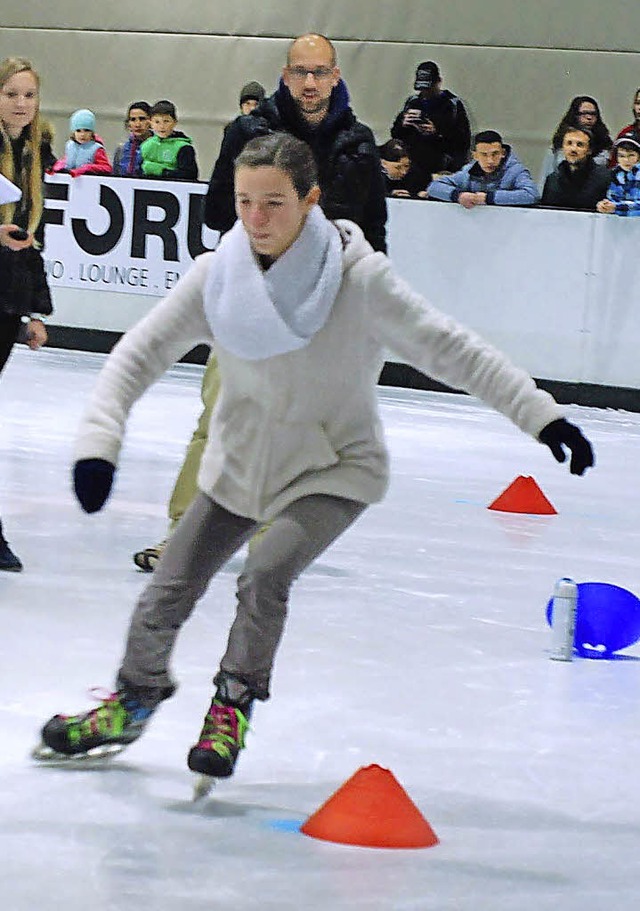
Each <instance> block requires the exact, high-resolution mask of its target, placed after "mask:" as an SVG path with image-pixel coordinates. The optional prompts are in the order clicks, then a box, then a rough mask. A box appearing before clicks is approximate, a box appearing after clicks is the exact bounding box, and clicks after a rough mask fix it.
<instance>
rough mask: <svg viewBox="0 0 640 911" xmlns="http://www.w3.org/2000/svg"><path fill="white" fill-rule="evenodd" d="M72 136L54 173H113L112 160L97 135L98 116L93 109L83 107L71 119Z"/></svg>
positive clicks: (55, 166)
mask: <svg viewBox="0 0 640 911" xmlns="http://www.w3.org/2000/svg"><path fill="white" fill-rule="evenodd" d="M69 128H70V130H71V136H70V137H69V141H68V142H67V144H66V145H65V148H64V155H63V157H62V158H59V159H58V161H56V163H55V164H54V166H53V168H52V171H53V173H54V174H71V176H72V177H79V176H80V175H81V174H111V173H112V168H111V162H110V161H109V156H108V155H107V153H106V151H105V148H104V145H103V143H102V140H101V139H100V137H99V136H97V135H96V117H95V114H94V113H93V111H89V110H88V109H87V108H81V109H80V110H78V111H74V112H73V114H72V115H71V117H70V119H69Z"/></svg>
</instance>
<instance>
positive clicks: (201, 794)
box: [193, 775, 216, 803]
mask: <svg viewBox="0 0 640 911" xmlns="http://www.w3.org/2000/svg"><path fill="white" fill-rule="evenodd" d="M215 784H216V780H215V778H212V777H211V776H210V775H198V778H197V780H196V783H195V785H194V786H193V802H194V803H197V802H198V801H199V800H204V798H205V797H208V796H209V794H210V793H211V792H212V791H213V789H214V787H215Z"/></svg>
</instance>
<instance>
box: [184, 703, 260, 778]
mask: <svg viewBox="0 0 640 911" xmlns="http://www.w3.org/2000/svg"><path fill="white" fill-rule="evenodd" d="M250 715H251V705H250V704H249V705H247V706H246V707H245V708H244V711H242V710H241V709H239V708H237V707H236V706H233V705H226V704H225V703H223V702H220V700H218V699H215V698H214V699H213V700H212V702H211V707H210V708H209V711H208V712H207V714H206V715H205V716H204V724H203V726H202V731H201V732H200V737H199V739H198V742H197V743H196V745H195V746H193V747H191V749H190V751H189V758H188V765H189V768H190V769H191V771H192V772H198V773H200V774H201V775H210V776H211V777H213V778H229V776H230V775H232V774H233V770H234V768H235V764H236V761H237V759H238V753H239V752H240V750H242V749H243V748H244V745H245V744H244V738H245V734H246V733H247V731H248V729H249V717H250Z"/></svg>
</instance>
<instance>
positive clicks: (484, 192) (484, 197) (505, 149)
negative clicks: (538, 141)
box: [428, 130, 540, 209]
mask: <svg viewBox="0 0 640 911" xmlns="http://www.w3.org/2000/svg"><path fill="white" fill-rule="evenodd" d="M473 159H474V160H473V161H472V162H471V163H470V164H467V165H465V166H464V167H463V168H462V169H461V170H460V171H456V173H455V174H448V175H443V176H442V177H438V178H436V179H435V180H433V181H432V182H431V183H430V184H429V188H428V195H429V198H430V199H440V200H443V201H445V202H457V203H460V205H461V206H464V208H465V209H473V208H474V206H533V205H535V204H536V203H537V202H538V200H539V198H540V197H539V194H538V189H537V187H536V185H535V183H534V181H533V178H532V177H531V174H530V173H529V171H528V170H527V168H525V166H524V165H523V164H522V162H521V161H520V160H519V159H518V157H517V156H516V155H515V153H514V152H513V151H512V149H511V146H508V145H505V144H504V143H503V141H502V137H501V136H500V134H499V133H496V131H495V130H484V131H483V132H481V133H476V136H475V138H474V143H473Z"/></svg>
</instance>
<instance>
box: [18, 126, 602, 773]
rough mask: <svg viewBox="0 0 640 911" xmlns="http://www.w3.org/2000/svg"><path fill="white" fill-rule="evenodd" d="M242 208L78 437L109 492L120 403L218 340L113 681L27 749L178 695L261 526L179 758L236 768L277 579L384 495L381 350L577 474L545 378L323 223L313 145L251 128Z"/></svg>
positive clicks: (60, 752) (83, 469) (134, 731)
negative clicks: (465, 394)
mask: <svg viewBox="0 0 640 911" xmlns="http://www.w3.org/2000/svg"><path fill="white" fill-rule="evenodd" d="M234 185H235V203H236V211H237V214H238V221H237V222H236V224H235V225H234V227H233V228H232V229H231V230H230V231H229V232H228V233H227V234H225V236H224V237H223V238H222V240H221V242H220V244H219V246H218V248H217V250H216V251H215V252H214V253H205V254H204V255H203V256H200V257H199V258H198V259H197V260H196V262H195V264H194V266H193V267H192V268H191V269H190V270H189V272H187V274H186V275H185V276H184V277H183V278H182V279H181V281H180V282H179V283H178V284H177V285H176V287H175V289H174V290H173V291H172V292H171V293H170V294H169V295H168V296H167V297H166V298H165V299H164V300H163V301H161V302H160V303H159V304H158V305H157V306H156V307H155V308H154V309H153V310H152V311H151V312H150V313H149V315H148V316H146V317H145V318H144V319H143V320H142V321H141V322H140V323H138V325H137V326H135V327H134V328H133V329H131V331H130V332H128V333H127V334H126V336H125V337H124V339H123V340H122V341H120V343H119V344H118V345H117V346H116V348H115V349H114V351H113V352H112V354H111V355H110V356H109V358H108V359H107V363H106V365H105V367H104V369H103V371H102V373H101V374H100V377H99V379H98V382H97V386H96V388H95V389H94V392H93V395H92V397H91V401H90V403H89V405H88V408H87V411H86V413H85V416H84V419H83V421H82V425H81V428H80V435H79V440H78V444H77V447H76V453H75V454H76V459H77V461H76V464H75V468H74V479H75V490H76V495H77V497H78V499H79V501H80V504H81V505H82V507H83V509H85V511H86V512H96V511H97V510H99V509H101V508H102V506H103V505H104V503H105V502H106V500H107V498H108V496H109V493H110V490H111V486H112V482H113V477H114V473H115V469H116V464H117V462H118V454H119V452H120V448H121V445H122V439H123V435H124V431H125V425H126V421H127V416H128V413H129V411H130V409H131V407H132V405H133V403H134V401H135V400H136V399H137V398H139V397H140V396H141V395H142V393H143V392H144V390H145V389H146V388H147V387H148V386H149V385H150V384H151V383H152V382H154V381H155V380H156V379H158V378H159V377H160V376H161V375H162V373H163V372H164V371H165V370H166V369H168V368H169V367H170V366H171V365H172V364H173V363H174V362H175V361H176V360H177V359H178V358H179V357H180V356H181V355H182V353H183V352H185V351H188V350H189V349H190V348H192V347H193V345H194V344H195V343H196V342H202V341H206V342H208V343H209V344H211V343H213V342H214V340H215V346H216V354H217V357H218V366H219V370H220V384H221V385H220V396H219V399H218V403H217V405H216V408H215V409H214V411H213V414H212V417H211V423H210V425H209V434H208V439H207V444H206V449H205V452H204V455H203V458H202V463H201V467H200V474H199V476H198V484H199V493H198V494H197V495H196V498H195V500H194V501H193V502H192V504H191V506H190V507H189V509H188V510H187V512H186V513H185V514H184V516H183V517H182V519H181V520H180V522H179V524H178V526H177V528H176V530H175V531H174V533H173V534H172V535H171V537H170V538H169V542H168V544H167V547H166V549H165V551H164V553H163V555H162V557H161V558H160V560H159V562H158V565H157V567H156V569H155V572H154V576H153V580H152V582H151V583H150V584H149V585H148V586H147V588H146V590H145V591H144V592H143V594H142V596H141V597H140V599H139V601H138V605H137V607H136V609H135V610H134V613H133V616H132V619H131V625H130V629H129V636H128V641H127V646H126V650H125V654H124V658H123V661H122V664H121V666H120V670H119V672H118V674H117V683H116V687H117V691H116V692H115V693H113V694H112V695H111V696H109V697H108V698H107V699H105V700H103V702H102V703H101V705H100V706H99V707H98V708H96V709H93V710H91V711H89V712H87V713H83V714H80V715H55V716H54V717H53V718H52V719H51V720H50V721H49V722H47V724H46V725H45V726H44V728H43V731H42V738H43V745H42V746H41V747H38V748H36V750H35V752H34V756H35V757H36V758H38V759H45V760H54V761H55V760H56V759H62V760H64V759H65V758H68V757H70V756H71V757H73V756H83V755H86V754H87V753H90V752H91V751H94V752H95V751H96V750H97V751H98V752H117V751H119V750H120V749H122V748H124V746H126V745H127V744H129V743H131V742H133V741H134V740H136V739H137V738H138V737H139V736H140V734H142V732H143V730H144V728H145V726H146V724H147V722H148V721H149V719H150V717H151V715H152V714H153V712H154V710H155V709H156V707H157V706H158V705H159V704H160V703H161V702H162V701H163V700H164V699H167V698H168V697H169V696H171V694H172V693H173V691H174V689H175V682H174V679H173V677H172V674H171V671H170V667H169V662H170V656H171V652H172V650H173V646H174V644H175V642H176V638H177V636H178V633H179V631H180V628H181V626H182V625H183V624H184V623H185V622H186V620H187V619H188V617H189V615H190V614H191V612H192V611H193V609H194V607H195V605H196V602H197V601H198V600H199V599H200V598H201V597H202V596H203V595H204V593H205V591H206V589H207V586H208V585H209V582H210V580H211V578H212V576H213V575H214V574H215V573H216V572H218V570H219V569H220V568H221V567H222V566H223V565H224V564H225V563H226V562H227V560H229V558H230V557H231V556H232V555H233V554H234V553H235V552H236V551H237V550H238V549H239V548H240V547H242V545H243V544H244V543H245V542H246V541H247V540H248V539H249V538H250V537H251V536H252V535H253V534H254V533H255V531H256V529H257V528H258V527H259V525H260V524H261V523H263V522H265V521H266V522H270V524H269V527H268V528H267V529H266V531H264V533H263V534H262V535H261V536H260V537H259V538H258V539H257V540H256V539H254V543H253V546H252V547H251V548H250V549H249V555H248V557H247V562H246V564H245V567H244V570H243V572H242V574H241V575H240V578H239V580H238V590H237V598H238V604H237V609H236V616H235V619H234V622H233V624H232V626H231V630H230V632H229V639H228V643H227V648H226V652H225V655H224V656H223V658H222V660H221V662H220V665H219V669H218V671H217V673H216V676H215V678H214V683H215V686H216V690H215V693H214V696H213V699H212V700H211V705H210V707H209V708H208V709H207V712H206V715H205V719H204V725H203V727H202V731H201V733H200V735H199V738H198V740H197V741H196V743H195V745H194V746H193V747H192V749H191V750H190V752H189V758H188V765H189V768H190V769H191V770H192V771H194V772H196V773H199V774H202V775H205V776H209V778H226V777H228V776H229V775H231V774H232V773H233V770H234V765H235V762H236V759H237V757H238V753H239V751H240V749H241V748H242V747H243V746H244V736H245V731H246V729H247V725H248V719H249V716H250V714H251V710H252V704H253V702H254V700H266V699H268V697H269V688H270V681H271V674H272V670H273V663H274V660H275V655H276V651H277V648H278V645H279V643H280V640H281V637H282V634H283V632H284V626H285V620H286V616H287V608H288V599H289V590H290V588H291V585H292V584H293V582H294V581H295V580H296V579H297V578H298V576H299V575H300V574H301V573H302V572H303V571H304V570H305V569H306V568H307V567H308V566H309V564H310V563H311V562H312V561H313V560H315V559H316V558H317V557H319V556H320V554H322V553H323V552H324V551H325V550H326V548H328V547H329V546H330V545H331V544H332V543H333V542H334V541H335V540H336V538H338V537H339V536H340V535H341V534H342V533H343V532H344V531H346V529H347V528H348V527H349V526H350V525H351V524H352V523H353V522H355V521H356V519H358V517H359V516H361V514H362V513H363V511H364V510H365V509H366V507H367V506H368V505H370V504H371V503H376V502H378V501H379V500H381V499H382V498H383V497H384V495H385V492H386V489H387V485H388V480H389V470H388V453H387V449H386V446H385V443H384V433H383V428H382V423H381V420H380V416H379V414H378V406H377V397H376V385H377V380H378V375H379V372H380V367H381V365H382V363H383V362H384V353H385V349H386V348H390V349H392V350H394V351H395V352H396V353H397V354H399V355H400V357H401V359H402V360H403V361H405V362H406V363H411V364H413V365H415V366H416V367H418V368H419V369H421V370H423V371H425V372H427V373H428V374H429V375H430V376H435V377H438V378H439V379H440V380H442V381H444V382H446V383H448V384H449V385H451V386H454V387H456V388H458V389H466V390H467V391H469V392H471V393H473V394H474V395H477V396H480V397H481V398H483V399H484V400H485V401H487V402H488V403H489V404H491V405H492V406H493V407H494V408H497V409H498V410H499V411H501V412H502V413H503V414H505V415H506V416H507V417H509V418H510V419H511V420H512V421H513V422H514V423H515V424H516V425H517V426H518V427H520V429H521V430H523V431H524V432H526V433H529V434H530V435H531V436H533V437H534V438H537V439H539V440H540V441H541V442H542V443H545V444H546V445H548V446H549V447H550V448H551V450H552V452H553V454H554V456H555V458H556V459H557V460H558V461H564V460H565V458H566V454H565V452H564V450H563V447H567V448H568V449H570V450H571V466H570V467H571V471H572V473H573V474H582V473H583V472H584V471H585V470H586V469H587V468H588V467H589V466H590V465H592V464H593V453H592V450H591V446H590V444H589V442H588V441H587V440H586V439H585V437H584V436H583V435H582V433H581V432H580V430H579V429H578V428H577V427H575V426H574V425H573V424H569V422H568V421H566V420H565V419H564V418H563V417H562V411H561V409H560V408H559V407H558V405H557V404H556V402H555V401H554V400H553V398H552V397H551V396H550V395H549V394H548V393H547V392H544V391H542V390H541V389H538V388H537V387H536V385H535V383H534V382H533V380H532V379H531V378H530V377H529V376H528V375H527V374H526V373H525V372H524V371H522V370H519V369H518V368H516V367H514V366H513V365H512V364H511V363H510V362H509V361H508V359H507V358H506V357H505V356H504V355H503V354H501V353H500V352H499V351H497V350H496V349H495V348H492V347H491V346H490V345H488V344H487V343H486V342H484V341H482V340H481V339H479V338H478V337H477V336H476V335H475V334H474V333H472V332H471V331H469V330H467V329H466V328H465V327H464V326H461V325H460V324H459V323H456V322H455V321H454V320H453V319H451V318H449V317H447V316H445V315H444V314H443V313H441V312H440V311H438V310H436V309H435V308H434V307H432V306H431V305H430V304H429V303H428V302H427V301H426V300H424V298H422V297H420V296H419V295H418V294H417V293H416V292H414V291H413V290H412V289H411V288H410V287H409V286H408V285H407V284H405V283H404V282H403V281H402V280H401V279H400V278H399V277H398V276H397V275H396V274H395V273H394V271H393V267H392V264H391V262H390V261H389V260H388V259H387V257H386V256H385V255H384V254H383V253H375V252H374V251H373V249H372V248H371V246H370V245H369V243H368V242H367V241H366V240H365V237H364V234H363V233H362V231H361V229H360V228H359V227H358V226H357V225H355V224H354V223H353V222H350V221H346V220H339V221H337V222H335V223H334V222H332V221H329V220H328V219H327V218H326V216H325V215H324V213H323V211H322V209H321V208H320V206H319V205H318V201H319V199H320V188H319V186H318V182H317V171H316V166H315V162H314V159H313V153H312V152H311V149H310V148H309V147H308V146H307V145H306V144H305V143H304V142H301V141H300V140H299V139H295V138H294V137H293V136H290V135H288V134H284V133H273V134H271V135H268V136H263V137H258V138H256V139H252V140H251V141H250V142H248V143H247V144H246V146H245V147H244V149H243V150H242V152H241V153H240V154H239V155H238V157H237V159H236V162H235V183H234Z"/></svg>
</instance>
